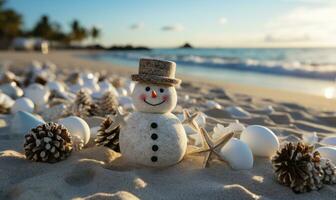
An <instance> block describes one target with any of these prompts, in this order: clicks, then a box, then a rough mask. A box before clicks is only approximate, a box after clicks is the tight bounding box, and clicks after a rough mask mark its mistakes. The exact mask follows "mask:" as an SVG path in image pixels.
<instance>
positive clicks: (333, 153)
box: [316, 147, 336, 164]
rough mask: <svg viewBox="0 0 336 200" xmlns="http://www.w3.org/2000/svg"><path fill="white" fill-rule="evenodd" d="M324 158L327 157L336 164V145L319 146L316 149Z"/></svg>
mask: <svg viewBox="0 0 336 200" xmlns="http://www.w3.org/2000/svg"><path fill="white" fill-rule="evenodd" d="M316 151H318V152H319V153H320V154H321V157H322V158H327V159H329V160H331V162H333V163H334V164H336V147H319V148H317V149H316Z"/></svg>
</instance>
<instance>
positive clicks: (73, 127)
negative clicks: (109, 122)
mask: <svg viewBox="0 0 336 200" xmlns="http://www.w3.org/2000/svg"><path fill="white" fill-rule="evenodd" d="M58 123H59V124H62V125H63V126H65V127H66V128H67V129H68V130H69V132H70V134H71V135H72V136H78V137H79V138H81V139H82V140H83V142H84V145H85V144H87V143H88V142H89V140H90V127H89V125H88V124H87V123H86V122H85V121H84V120H83V119H82V118H79V117H77V116H70V117H66V118H63V119H60V120H59V121H58Z"/></svg>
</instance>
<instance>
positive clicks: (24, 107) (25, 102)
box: [11, 97, 34, 114]
mask: <svg viewBox="0 0 336 200" xmlns="http://www.w3.org/2000/svg"><path fill="white" fill-rule="evenodd" d="M19 110H20V111H26V112H29V113H32V112H33V111H34V103H33V101H32V100H30V99H29V98H27V97H22V98H19V99H16V100H15V103H14V105H13V106H12V108H11V113H12V114H15V113H16V112H18V111H19Z"/></svg>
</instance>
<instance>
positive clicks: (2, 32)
mask: <svg viewBox="0 0 336 200" xmlns="http://www.w3.org/2000/svg"><path fill="white" fill-rule="evenodd" d="M4 3H5V1H4V0H0V48H3V47H6V46H8V45H9V44H10V43H11V40H12V39H13V38H15V37H17V36H19V35H20V34H21V25H22V17H21V15H20V14H18V13H17V12H15V11H14V10H11V9H4V8H3V5H4Z"/></svg>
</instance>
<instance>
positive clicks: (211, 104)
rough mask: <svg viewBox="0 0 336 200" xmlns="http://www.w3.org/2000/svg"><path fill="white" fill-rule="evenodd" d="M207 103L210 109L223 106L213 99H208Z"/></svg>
mask: <svg viewBox="0 0 336 200" xmlns="http://www.w3.org/2000/svg"><path fill="white" fill-rule="evenodd" d="M205 105H206V106H207V107H208V108H209V109H214V108H215V109H222V106H221V105H220V104H219V103H217V102H215V101H212V100H207V101H206V103H205Z"/></svg>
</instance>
